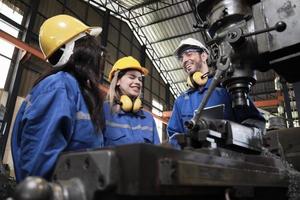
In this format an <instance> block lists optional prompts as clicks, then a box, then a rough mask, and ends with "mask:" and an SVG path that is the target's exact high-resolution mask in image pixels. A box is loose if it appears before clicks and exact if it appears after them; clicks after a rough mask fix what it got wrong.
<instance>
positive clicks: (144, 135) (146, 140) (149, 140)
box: [142, 131, 153, 144]
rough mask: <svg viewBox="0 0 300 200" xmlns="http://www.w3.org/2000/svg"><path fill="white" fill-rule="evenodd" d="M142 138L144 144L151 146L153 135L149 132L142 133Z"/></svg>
mask: <svg viewBox="0 0 300 200" xmlns="http://www.w3.org/2000/svg"><path fill="white" fill-rule="evenodd" d="M142 138H143V140H144V141H143V142H144V143H149V144H153V134H152V133H151V132H149V131H144V132H143V133H142Z"/></svg>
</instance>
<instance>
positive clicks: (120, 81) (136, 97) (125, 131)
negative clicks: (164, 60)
mask: <svg viewBox="0 0 300 200" xmlns="http://www.w3.org/2000/svg"><path fill="white" fill-rule="evenodd" d="M147 74H148V70H147V69H146V68H144V67H142V66H141V65H140V63H139V61H137V60H136V59H135V58H133V57H131V56H127V57H123V58H121V59H119V60H117V62H116V63H115V64H114V65H113V67H112V69H111V71H110V73H109V77H108V79H109V82H110V87H109V92H108V95H107V96H108V101H106V102H105V103H104V106H103V110H104V115H105V128H104V129H103V135H104V144H105V146H116V145H122V144H131V143H151V144H159V143H160V140H159V136H158V132H157V128H156V124H155V121H154V118H153V116H152V115H151V113H149V112H148V111H145V110H143V109H142V101H141V99H140V94H141V91H142V87H143V76H144V75H147Z"/></svg>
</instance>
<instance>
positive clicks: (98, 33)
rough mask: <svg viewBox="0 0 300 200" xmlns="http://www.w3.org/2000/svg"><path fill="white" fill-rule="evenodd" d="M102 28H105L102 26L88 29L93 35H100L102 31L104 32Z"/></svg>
mask: <svg viewBox="0 0 300 200" xmlns="http://www.w3.org/2000/svg"><path fill="white" fill-rule="evenodd" d="M102 30H103V29H102V28H101V27H100V26H95V27H90V28H89V29H88V31H89V34H90V35H92V36H95V37H97V36H98V35H100V33H101V32H102Z"/></svg>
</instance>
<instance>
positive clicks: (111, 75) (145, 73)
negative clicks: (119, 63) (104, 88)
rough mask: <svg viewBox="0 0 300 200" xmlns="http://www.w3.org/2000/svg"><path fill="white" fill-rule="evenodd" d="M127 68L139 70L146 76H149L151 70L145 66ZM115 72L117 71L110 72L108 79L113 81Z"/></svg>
mask: <svg viewBox="0 0 300 200" xmlns="http://www.w3.org/2000/svg"><path fill="white" fill-rule="evenodd" d="M126 70H137V71H139V72H141V73H142V74H143V75H144V76H147V75H148V74H149V70H148V69H147V68H145V67H129V68H126ZM119 71H122V70H121V69H119ZM115 72H116V71H113V72H111V73H109V75H108V81H109V82H111V81H112V79H113V77H114V75H115Z"/></svg>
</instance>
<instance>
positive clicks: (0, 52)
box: [0, 2, 23, 88]
mask: <svg viewBox="0 0 300 200" xmlns="http://www.w3.org/2000/svg"><path fill="white" fill-rule="evenodd" d="M17 10H18V9H16V8H15V7H14V8H11V7H9V6H8V5H6V4H5V3H3V2H0V12H1V14H3V15H5V16H6V17H8V18H9V19H12V20H14V21H15V22H16V23H18V24H21V22H22V18H23V16H22V15H21V14H20V13H18V12H17ZM0 29H1V30H5V32H6V33H8V34H10V35H12V36H14V37H18V34H19V30H18V29H16V28H15V27H12V26H11V25H9V24H8V23H7V22H5V21H4V20H3V19H1V20H0ZM14 49H15V46H14V45H12V44H10V43H9V42H7V41H6V40H3V39H2V38H0V63H1V73H0V88H4V85H5V81H6V78H7V74H8V70H9V67H10V64H11V59H12V56H13V52H14Z"/></svg>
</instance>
